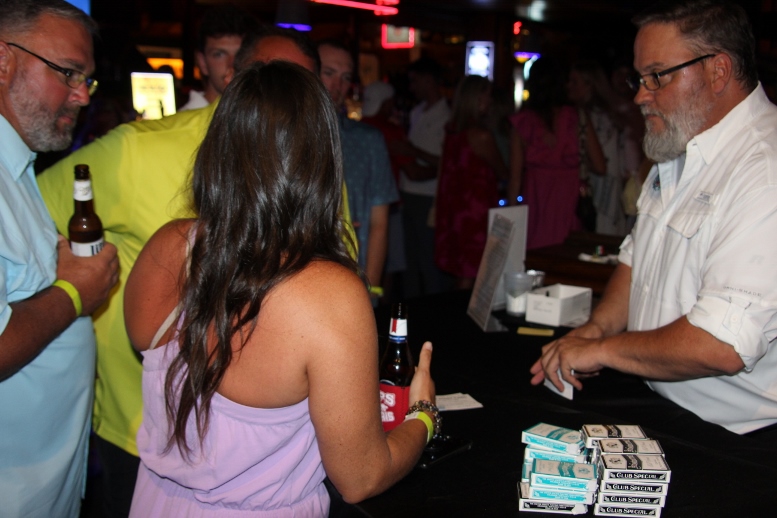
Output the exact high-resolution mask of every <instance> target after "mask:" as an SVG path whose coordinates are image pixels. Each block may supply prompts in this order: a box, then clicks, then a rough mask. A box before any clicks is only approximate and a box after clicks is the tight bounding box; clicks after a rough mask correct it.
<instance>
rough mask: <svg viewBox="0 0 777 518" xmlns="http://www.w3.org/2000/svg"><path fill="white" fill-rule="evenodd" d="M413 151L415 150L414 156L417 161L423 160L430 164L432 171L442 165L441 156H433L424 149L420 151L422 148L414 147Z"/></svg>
mask: <svg viewBox="0 0 777 518" xmlns="http://www.w3.org/2000/svg"><path fill="white" fill-rule="evenodd" d="M413 150H414V152H413V156H415V158H416V159H417V160H422V161H424V162H426V163H427V164H429V166H430V167H431V168H432V169H436V168H437V166H438V165H439V164H440V157H439V155H433V154H431V153H427V152H426V151H424V150H423V149H420V148H418V147H415V146H413Z"/></svg>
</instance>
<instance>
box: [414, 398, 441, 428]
mask: <svg viewBox="0 0 777 518" xmlns="http://www.w3.org/2000/svg"><path fill="white" fill-rule="evenodd" d="M414 412H429V413H430V414H432V417H433V419H434V435H440V430H442V416H441V415H440V409H439V408H437V407H436V406H435V405H434V404H432V403H431V402H429V401H424V400H421V401H416V402H415V403H413V406H411V407H410V408H409V409H408V410H407V413H408V414H412V413H414Z"/></svg>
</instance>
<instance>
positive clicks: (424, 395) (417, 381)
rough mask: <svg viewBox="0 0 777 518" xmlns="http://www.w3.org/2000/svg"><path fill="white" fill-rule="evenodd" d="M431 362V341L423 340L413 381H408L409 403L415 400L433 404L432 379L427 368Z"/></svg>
mask: <svg viewBox="0 0 777 518" xmlns="http://www.w3.org/2000/svg"><path fill="white" fill-rule="evenodd" d="M431 362H432V342H425V343H424V345H423V347H421V354H420V357H419V358H418V365H417V366H416V369H415V374H414V375H413V381H411V382H410V404H411V405H412V404H413V403H415V402H416V401H421V400H424V401H429V402H431V403H433V404H434V399H435V392H434V380H432V374H431V372H430V370H429V366H430V365H431Z"/></svg>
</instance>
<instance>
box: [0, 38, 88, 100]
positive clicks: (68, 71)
mask: <svg viewBox="0 0 777 518" xmlns="http://www.w3.org/2000/svg"><path fill="white" fill-rule="evenodd" d="M5 44H6V45H8V46H9V47H16V48H17V49H20V50H23V51H24V52H26V53H27V54H30V55H31V56H35V57H36V58H38V59H39V60H41V61H43V62H44V63H45V64H46V65H47V66H48V67H49V68H51V69H53V70H56V71H57V72H59V73H60V74H62V75H63V76H65V83H66V84H67V85H68V86H69V87H70V88H78V87H79V86H81V85H82V84H84V83H86V88H87V90H88V91H89V96H92V95H94V93H95V92H96V91H97V80H96V79H92V78H91V77H86V74H84V73H83V72H79V71H78V70H73V69H72V68H64V67H61V66H59V65H57V64H56V63H52V62H51V61H49V60H48V59H46V58H44V57H41V56H39V55H37V54H36V53H34V52H32V51H31V50H27V49H25V48H24V47H22V46H21V45H17V44H16V43H11V42H10V41H7V42H5Z"/></svg>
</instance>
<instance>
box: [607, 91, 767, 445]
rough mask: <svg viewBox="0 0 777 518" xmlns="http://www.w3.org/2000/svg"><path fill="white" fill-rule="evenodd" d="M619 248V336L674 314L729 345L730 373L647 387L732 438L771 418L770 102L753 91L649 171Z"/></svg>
mask: <svg viewBox="0 0 777 518" xmlns="http://www.w3.org/2000/svg"><path fill="white" fill-rule="evenodd" d="M637 206H638V211H639V212H638V219H637V223H636V225H635V227H634V230H633V231H632V233H631V235H629V236H627V237H626V239H625V240H624V242H623V244H622V245H621V252H620V255H619V260H620V261H621V262H622V263H625V264H627V265H629V266H631V268H632V270H631V291H630V300H629V322H628V329H629V330H630V331H640V330H652V329H656V328H659V327H662V326H665V325H667V324H669V323H671V322H673V321H675V320H677V319H678V318H680V317H681V316H683V315H686V316H687V318H688V321H689V322H690V323H691V324H692V325H694V326H696V327H699V328H701V329H703V330H705V331H707V332H708V333H710V334H712V335H713V336H715V337H716V338H717V339H719V340H721V341H723V342H725V343H728V344H730V345H731V346H732V347H734V349H735V350H736V351H737V353H738V354H739V355H740V357H741V358H742V362H743V363H744V364H745V369H744V370H742V371H741V372H739V373H738V374H736V375H734V376H717V377H707V378H700V379H694V380H688V381H679V382H656V381H648V385H649V386H650V387H651V388H652V389H653V390H655V391H656V392H658V393H659V394H661V395H663V396H664V397H666V398H668V399H670V400H672V401H674V402H676V403H677V404H679V405H681V406H683V407H685V408H687V409H689V410H691V411H692V412H694V413H696V414H697V415H699V416H700V417H701V418H702V419H705V420H707V421H710V422H714V423H718V424H720V425H722V426H724V427H726V428H728V429H729V430H731V431H733V432H736V433H747V432H750V431H753V430H756V429H758V428H762V427H764V426H768V425H770V424H773V423H775V422H777V347H776V346H777V343H776V342H775V337H777V107H775V106H774V105H772V104H771V103H770V102H769V100H768V99H767V97H766V94H765V93H764V91H763V88H762V87H761V86H760V84H759V86H758V87H757V88H756V89H755V90H754V91H753V92H752V93H751V94H750V95H749V96H748V97H747V98H746V99H745V100H744V101H742V102H741V103H740V104H739V105H737V106H736V107H735V108H734V109H733V110H731V111H730V112H729V113H728V114H727V115H726V116H725V117H724V118H723V119H722V120H721V121H720V122H719V123H718V124H716V125H715V126H713V127H712V128H710V129H708V130H707V131H705V132H703V133H701V134H700V135H697V136H696V137H695V138H693V139H692V140H691V141H690V142H689V143H688V145H687V147H686V153H685V155H683V156H681V157H678V158H677V159H675V160H673V161H671V162H666V163H663V164H659V165H657V166H655V167H653V169H652V170H651V171H650V174H649V175H648V178H647V180H646V181H645V184H644V185H643V188H642V194H641V196H640V198H639V201H638V204H637Z"/></svg>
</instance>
